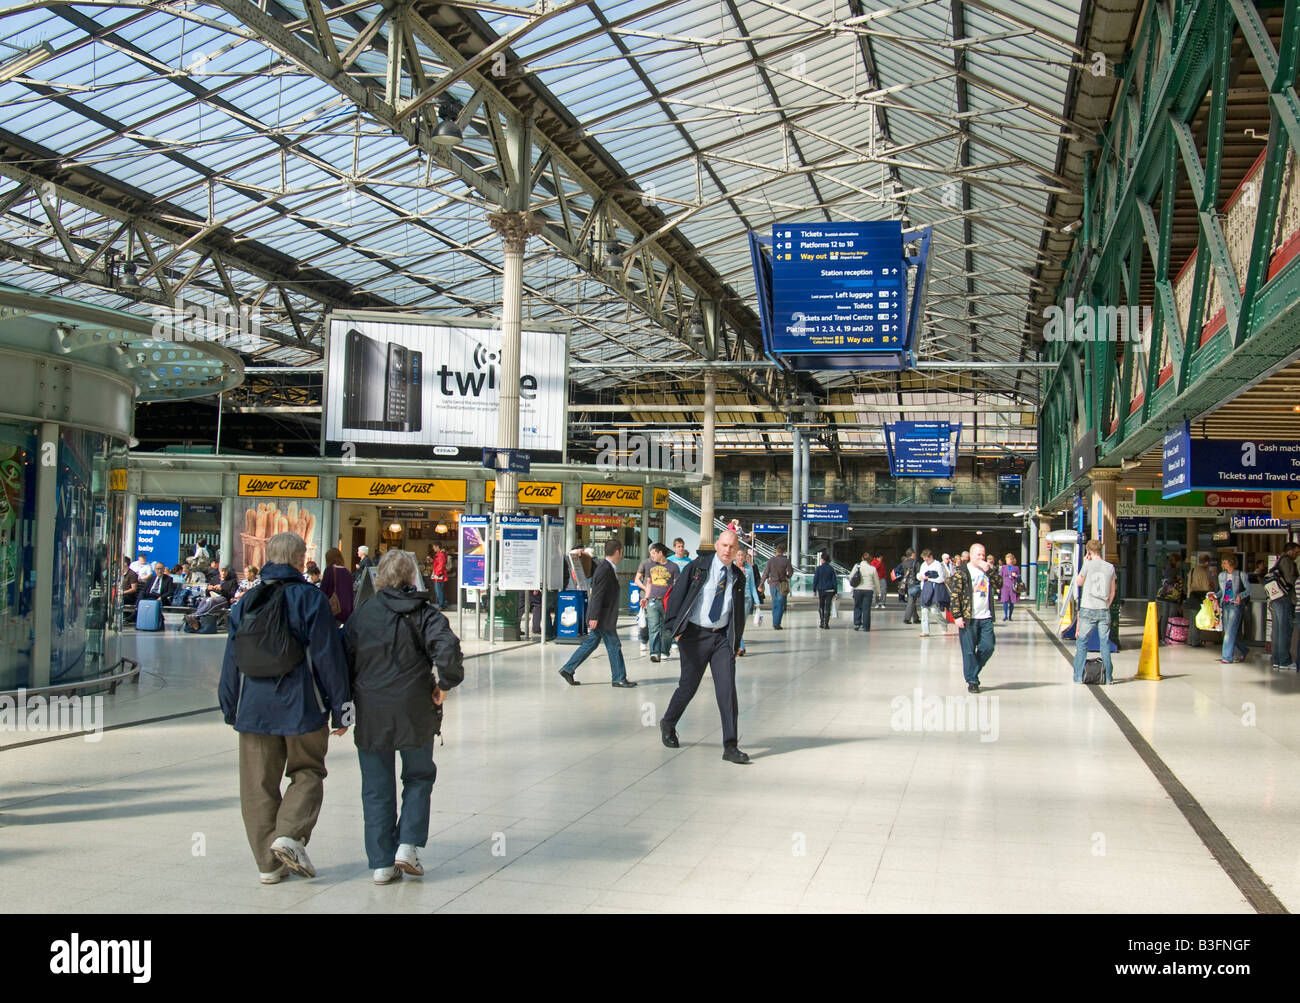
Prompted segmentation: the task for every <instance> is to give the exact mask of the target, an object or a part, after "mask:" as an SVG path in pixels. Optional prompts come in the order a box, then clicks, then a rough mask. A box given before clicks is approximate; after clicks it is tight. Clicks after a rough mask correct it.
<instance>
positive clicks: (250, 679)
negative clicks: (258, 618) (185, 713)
mask: <svg viewBox="0 0 1300 1003" xmlns="http://www.w3.org/2000/svg"><path fill="white" fill-rule="evenodd" d="M266 561H267V563H266V566H265V567H263V568H262V580H261V584H260V585H257V586H254V587H253V588H252V589H250V590H249V591H248V592H247V593H245V595H244V597H243V598H242V599H241V600H240V601H239V602H237V603H235V604H234V606H232V607H231V611H230V639H229V641H228V642H227V644H226V657H225V661H224V663H223V664H222V667H221V682H220V685H219V687H218V696H219V697H220V703H221V713H222V715H223V716H224V717H225V720H226V724H228V725H231V726H232V727H234V729H235V731H237V732H238V733H239V801H240V807H241V808H242V810H243V815H244V829H245V831H246V833H247V835H248V843H249V846H250V847H251V848H252V850H253V855H254V857H256V859H257V864H258V870H259V871H260V872H261V880H262V883H263V884H268V885H272V884H276V883H278V882H279V881H280V880H281V879H282V878H283V877H284V874H285V871H286V869H287V870H291V871H293V873H294V874H297V875H300V876H302V877H308V878H311V877H315V876H316V870H315V868H314V867H313V866H312V863H311V859H310V858H309V857H308V856H307V842H308V840H310V839H311V833H312V829H314V828H315V826H316V820H317V818H319V816H320V809H321V803H322V802H323V801H324V798H325V752H326V749H327V747H328V745H329V735H330V727H329V725H330V721H331V718H332V719H333V725H334V732H333V733H334V734H335V735H339V736H341V735H343V734H345V733H346V732H347V730H348V728H347V726H348V725H350V724H351V723H352V711H353V708H352V687H351V684H350V682H349V680H348V665H347V659H346V657H345V655H344V652H343V644H342V642H341V641H340V639H339V632H338V628H337V626H336V625H335V623H334V617H333V616H332V615H331V614H330V607H329V602H328V601H327V600H326V599H325V596H324V595H322V594H321V590H320V589H318V588H316V587H315V586H314V585H311V584H309V583H308V582H307V581H305V580H304V579H303V577H302V575H303V571H304V569H305V568H306V566H307V544H306V542H305V541H304V540H303V538H302V537H300V536H298V535H297V534H296V533H277V534H275V536H273V537H271V539H270V540H268V541H267V543H266ZM270 589H283V590H284V591H283V598H284V612H285V627H286V628H287V629H288V631H289V634H290V635H291V636H292V637H293V639H294V640H295V641H297V643H298V644H300V645H301V646H302V649H303V654H302V658H301V660H300V661H299V662H298V663H297V664H296V665H294V666H293V667H292V668H291V669H290V670H289V671H288V672H286V673H285V674H284V675H280V676H248V675H245V674H244V673H243V672H242V671H241V670H240V666H239V658H238V656H237V654H236V650H237V648H236V642H235V636H236V635H237V634H238V633H239V625H240V623H241V621H242V620H243V618H244V617H246V616H254V615H257V613H256V610H257V609H258V608H259V604H260V602H261V601H262V600H263V599H265V598H266V597H269V596H270V595H271V593H270V592H269V590H270ZM259 590H262V591H259ZM285 776H287V777H288V778H289V786H288V788H287V789H286V790H285V791H284V792H283V793H281V790H280V784H281V780H282V778H283V777H285Z"/></svg>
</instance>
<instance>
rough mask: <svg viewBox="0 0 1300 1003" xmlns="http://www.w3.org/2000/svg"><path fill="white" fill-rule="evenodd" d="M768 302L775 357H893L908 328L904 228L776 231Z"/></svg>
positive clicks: (827, 226)
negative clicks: (881, 354) (874, 354)
mask: <svg viewBox="0 0 1300 1003" xmlns="http://www.w3.org/2000/svg"><path fill="white" fill-rule="evenodd" d="M772 301H773V309H772V313H773V317H772V327H773V331H772V335H773V337H772V348H773V349H774V350H775V351H777V352H778V353H797V354H801V355H809V354H818V353H829V354H835V353H838V354H847V353H872V352H898V351H899V350H901V349H902V348H903V347H904V343H905V331H906V327H907V316H906V313H907V275H906V263H905V262H904V260H903V228H902V224H901V223H900V222H899V221H898V220H889V221H883V222H871V223H787V224H784V225H781V226H774V227H773V228H772Z"/></svg>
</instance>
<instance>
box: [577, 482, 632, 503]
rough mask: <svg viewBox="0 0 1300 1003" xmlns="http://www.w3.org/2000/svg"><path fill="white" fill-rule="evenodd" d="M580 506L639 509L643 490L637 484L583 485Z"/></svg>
mask: <svg viewBox="0 0 1300 1003" xmlns="http://www.w3.org/2000/svg"><path fill="white" fill-rule="evenodd" d="M582 504H583V505H595V506H604V507H607V508H641V506H642V505H644V504H645V488H643V487H641V486H640V485H639V484H584V485H583V486H582Z"/></svg>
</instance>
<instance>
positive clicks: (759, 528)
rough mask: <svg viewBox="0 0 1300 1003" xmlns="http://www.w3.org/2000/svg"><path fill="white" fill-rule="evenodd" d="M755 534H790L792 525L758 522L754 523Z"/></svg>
mask: <svg viewBox="0 0 1300 1003" xmlns="http://www.w3.org/2000/svg"><path fill="white" fill-rule="evenodd" d="M754 532H755V533H788V532H790V524H789V523H788V522H756V523H754Z"/></svg>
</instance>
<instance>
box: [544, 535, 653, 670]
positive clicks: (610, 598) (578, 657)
mask: <svg viewBox="0 0 1300 1003" xmlns="http://www.w3.org/2000/svg"><path fill="white" fill-rule="evenodd" d="M622 556H623V545H622V544H621V543H619V542H618V541H617V540H608V541H606V543H605V559H604V560H603V561H601V562H600V564H599V565H598V566H597V567H596V569H595V570H594V571H592V573H591V593H590V599H589V600H588V601H587V626H588V627H590V628H591V630H590V632H589V633H588V634H587V636H586V637H585V638H584V639H583V641H582V643H581V644H580V645H578V650H577V651H575V652H574V653H573V654H572V655H571V656H570V657H569V660H568V661H567V662H565V663H564V667H563V668H562V669H560V675H561V676H563V677H564V681H565V682H566V683H568V684H569V685H570V686H577V685H579V683H578V680H576V679H574V678H573V674H574V673H575V672H576V671H577V670H578V666H579V665H581V664H582V663H583V662H585V661H586V660H587V656H588V655H590V654H591V653H592V652H593V651H595V650H596V645H598V644H600V642H601V641H602V640H603V641H604V642H605V651H606V652H608V653H609V672H610V676H611V677H612V682H611V683H610V685H612V686H617V687H618V688H619V689H631V688H632V687H633V686H635V685H636V683H634V682H632V681H631V680H630V679H628V677H627V666H626V665H625V664H624V662H623V645H622V644H621V643H620V642H619V639H618V573H617V572H616V571H615V570H614V569H615V568H616V567H617V566H618V561H619V558H620V557H622Z"/></svg>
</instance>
